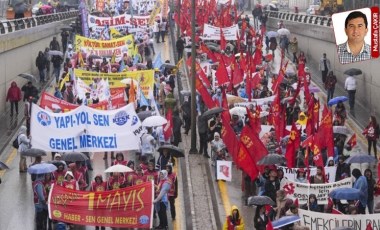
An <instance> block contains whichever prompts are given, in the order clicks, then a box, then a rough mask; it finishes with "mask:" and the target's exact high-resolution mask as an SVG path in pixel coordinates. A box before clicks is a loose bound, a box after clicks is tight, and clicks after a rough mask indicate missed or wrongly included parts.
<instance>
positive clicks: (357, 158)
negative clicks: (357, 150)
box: [345, 153, 376, 164]
mask: <svg viewBox="0 0 380 230" xmlns="http://www.w3.org/2000/svg"><path fill="white" fill-rule="evenodd" d="M375 161H376V158H375V157H374V156H371V155H368V154H365V153H361V154H356V155H353V156H350V157H349V158H347V160H346V161H345V162H346V163H347V164H352V163H359V164H361V163H371V162H375Z"/></svg>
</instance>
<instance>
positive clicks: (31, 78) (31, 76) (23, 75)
mask: <svg viewBox="0 0 380 230" xmlns="http://www.w3.org/2000/svg"><path fill="white" fill-rule="evenodd" d="M17 76H19V77H22V78H25V79H26V80H28V81H34V82H37V80H36V78H35V77H34V76H33V75H31V74H29V73H20V74H19V75H17Z"/></svg>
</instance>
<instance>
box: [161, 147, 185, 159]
mask: <svg viewBox="0 0 380 230" xmlns="http://www.w3.org/2000/svg"><path fill="white" fill-rule="evenodd" d="M164 149H168V150H169V152H170V155H171V156H172V157H177V158H178V157H185V153H184V150H183V149H180V148H178V147H176V146H174V145H162V146H160V147H159V148H158V152H160V153H162V151H164Z"/></svg>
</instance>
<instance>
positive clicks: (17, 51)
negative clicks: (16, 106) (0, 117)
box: [0, 19, 73, 113]
mask: <svg viewBox="0 0 380 230" xmlns="http://www.w3.org/2000/svg"><path fill="white" fill-rule="evenodd" d="M72 20H73V19H68V20H66V21H60V22H53V23H49V24H45V25H41V26H38V27H34V28H30V29H25V30H20V31H16V32H13V33H9V34H4V35H1V36H0V76H1V77H0V113H2V112H4V110H5V108H6V103H5V99H6V94H7V91H8V88H9V87H10V84H11V82H12V81H15V82H17V85H18V86H19V87H20V88H21V86H22V85H24V84H25V83H26V80H25V79H23V78H21V77H17V75H18V74H20V73H32V74H34V75H35V76H37V79H38V71H37V67H36V66H35V60H36V57H37V54H38V51H40V50H41V51H43V50H45V48H46V47H49V44H50V41H51V40H52V38H53V36H57V39H58V41H59V42H60V32H61V31H60V28H62V27H63V26H65V25H69V24H70V22H71V21H72Z"/></svg>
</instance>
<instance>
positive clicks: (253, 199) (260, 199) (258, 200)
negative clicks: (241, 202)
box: [248, 196, 276, 206]
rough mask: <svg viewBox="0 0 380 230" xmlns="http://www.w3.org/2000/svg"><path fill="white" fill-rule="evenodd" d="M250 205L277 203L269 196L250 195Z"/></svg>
mask: <svg viewBox="0 0 380 230" xmlns="http://www.w3.org/2000/svg"><path fill="white" fill-rule="evenodd" d="M248 205H256V206H257V205H271V206H273V205H276V203H275V202H274V201H273V200H272V199H271V198H270V197H268V196H250V197H248Z"/></svg>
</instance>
